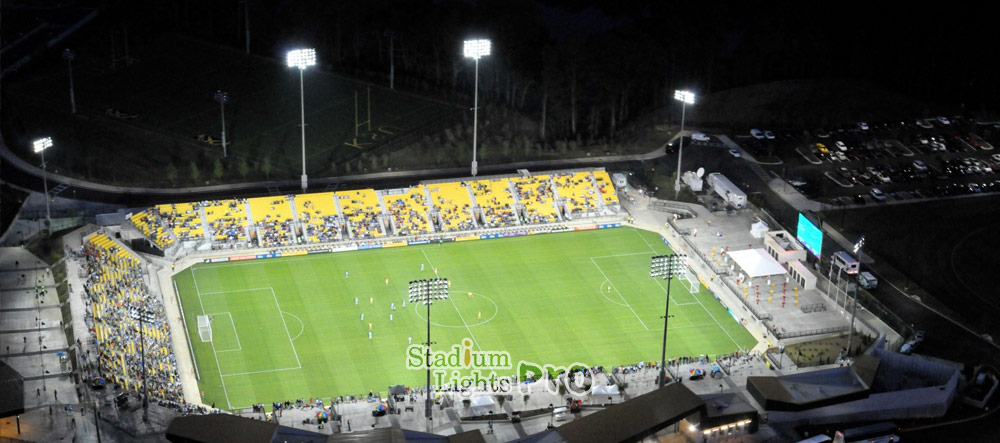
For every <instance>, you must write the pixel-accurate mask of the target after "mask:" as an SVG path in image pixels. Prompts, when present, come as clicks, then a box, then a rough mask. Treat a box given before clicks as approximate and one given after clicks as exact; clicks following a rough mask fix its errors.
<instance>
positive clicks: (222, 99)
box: [215, 91, 229, 158]
mask: <svg viewBox="0 0 1000 443" xmlns="http://www.w3.org/2000/svg"><path fill="white" fill-rule="evenodd" d="M215 101H217V102H219V106H221V107H222V157H223V158H226V157H228V155H227V151H226V103H229V93H228V92H225V91H215Z"/></svg>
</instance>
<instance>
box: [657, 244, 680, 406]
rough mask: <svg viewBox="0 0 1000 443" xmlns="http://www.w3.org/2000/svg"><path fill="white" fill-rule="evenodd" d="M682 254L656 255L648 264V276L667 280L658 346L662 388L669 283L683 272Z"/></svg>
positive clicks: (668, 310)
mask: <svg viewBox="0 0 1000 443" xmlns="http://www.w3.org/2000/svg"><path fill="white" fill-rule="evenodd" d="M685 257H686V256H685V255H684V254H669V255H657V256H655V257H653V259H652V261H651V262H650V265H649V276H650V277H653V278H662V279H666V280H667V303H666V308H665V312H664V313H663V346H662V347H661V348H660V383H659V387H660V388H662V387H663V385H664V384H665V382H666V378H667V321H668V320H669V319H670V283H671V282H672V280H673V279H674V275H676V274H680V273H681V272H684V268H685V266H687V263H686V261H685Z"/></svg>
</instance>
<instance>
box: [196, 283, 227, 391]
mask: <svg viewBox="0 0 1000 443" xmlns="http://www.w3.org/2000/svg"><path fill="white" fill-rule="evenodd" d="M190 269H191V280H192V281H194V292H195V294H198V304H199V305H201V315H208V314H207V313H206V312H205V304H204V303H203V302H202V301H201V290H200V289H198V277H197V276H196V275H195V273H194V268H193V267H192V268H190ZM209 343H211V344H212V356H213V357H215V368H216V369H218V370H219V381H220V382H222V393H223V395H225V396H226V405H227V406H228V408H227V409H233V403H232V402H230V401H229V391H227V390H226V379H225V377H223V376H222V365H221V364H220V363H219V354H218V353H216V352H215V342H214V341H212V342H209Z"/></svg>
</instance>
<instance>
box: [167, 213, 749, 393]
mask: <svg viewBox="0 0 1000 443" xmlns="http://www.w3.org/2000/svg"><path fill="white" fill-rule="evenodd" d="M668 251H669V249H668V248H667V246H666V245H665V244H664V243H663V241H662V240H661V239H660V236H659V235H658V234H655V233H652V232H647V231H641V230H636V229H633V228H619V229H606V230H598V231H583V232H572V233H561V234H547V235H533V236H527V237H517V238H507V239H495V240H481V241H471V242H457V243H445V244H443V245H438V244H432V245H425V246H410V247H401V248H392V249H375V250H365V251H357V252H349V253H336V254H318V255H309V256H298V257H289V258H280V259H269V260H256V261H248V262H229V263H216V264H197V265H195V266H193V267H191V268H189V269H186V270H184V271H182V272H179V273H178V274H177V275H176V276H175V283H176V285H177V289H178V291H179V295H180V297H181V301H182V303H183V309H184V313H185V317H186V321H187V327H188V330H189V333H190V340H191V343H192V346H193V347H194V352H195V356H196V359H197V365H198V368H199V371H200V375H201V381H200V389H201V390H202V391H204V393H205V394H204V396H203V401H204V402H206V403H213V402H214V403H215V404H216V406H217V407H221V408H237V407H247V406H249V405H251V404H253V403H260V402H263V403H267V402H271V401H279V400H281V401H283V400H294V399H296V398H303V397H304V398H309V397H316V396H322V397H328V396H337V395H351V394H355V395H356V394H359V393H363V392H367V391H369V390H373V391H376V392H378V391H383V392H384V391H385V390H386V389H387V387H388V386H389V385H393V384H405V385H411V386H422V385H423V384H424V381H423V380H424V377H425V373H424V372H423V371H415V370H408V369H407V368H406V366H405V362H406V355H405V350H406V347H407V345H408V341H409V339H410V338H411V337H412V340H413V342H414V343H419V342H423V341H425V340H426V339H425V334H426V322H425V309H426V308H425V306H424V305H422V304H418V303H407V304H406V306H405V307H403V301H404V299H406V298H407V291H408V282H409V281H410V280H413V279H419V278H433V277H434V271H433V269H434V268H435V267H436V268H437V269H438V272H439V274H440V276H441V277H445V278H448V279H450V280H451V296H450V299H449V300H443V301H437V302H435V303H434V305H433V306H432V307H431V320H432V323H433V325H434V326H433V327H432V330H431V335H432V337H431V339H432V341H434V342H436V344H435V345H434V346H433V348H434V349H436V350H444V349H447V348H449V347H451V346H452V345H453V344H458V343H459V342H460V341H461V340H462V339H463V338H466V337H467V338H470V339H472V341H473V343H474V348H475V349H477V350H484V351H507V352H509V353H510V355H511V358H512V360H513V361H514V362H517V361H519V360H525V361H530V362H536V363H542V364H546V363H547V364H553V365H569V364H571V363H573V362H581V363H585V364H588V365H605V366H615V365H620V364H631V363H635V362H638V361H650V360H657V359H659V356H660V343H661V340H662V334H663V329H662V327H663V320H662V315H663V309H664V305H663V302H664V298H665V294H666V293H665V290H666V282H665V281H662V280H653V279H652V278H650V276H649V261H650V257H651V256H653V255H659V254H664V253H668ZM422 265H423V267H424V270H423V271H421V266H422ZM347 272H349V273H350V274H349V276H345V273H347ZM386 279H388V284H386ZM673 285H674V286H673V287H672V289H671V307H670V315H671V316H672V317H673V318H671V320H670V328H669V331H668V343H667V354H668V356H680V355H699V354H709V355H712V354H718V353H725V352H732V351H734V350H736V349H737V348H746V347H751V346H753V345H754V344H755V341H754V339H753V338H752V337H751V335H750V334H749V333H748V332H747V331H746V330H745V329H744V328H743V327H742V326H741V325H740V324H739V323H737V322H736V320H734V319H733V317H732V316H731V315H730V314H729V313H727V311H726V309H725V308H724V307H723V306H722V305H721V304H719V303H718V302H716V301H715V300H714V298H713V297H712V296H711V294H710V293H709V292H708V291H707V290H706V289H704V287H702V288H701V292H700V293H699V294H697V295H694V294H691V293H690V291H689V290H688V288H687V287H685V286H683V284H682V283H681V282H679V281H678V280H677V279H674V283H673ZM355 297H357V300H358V303H357V305H355ZM370 300H371V301H370ZM392 303H395V304H396V311H395V312H394V311H393V310H392V309H391V304H392ZM204 314H209V315H211V316H212V323H211V324H212V331H213V341H212V342H209V343H203V342H202V341H201V340H200V339H199V337H198V328H197V316H198V315H204ZM362 314H364V320H362V319H361V315H362ZM390 314H391V315H392V320H390ZM369 324H371V326H370V330H371V331H372V335H373V336H372V339H369V338H368V332H369ZM511 373H513V370H512V371H511ZM498 375H510V374H498Z"/></svg>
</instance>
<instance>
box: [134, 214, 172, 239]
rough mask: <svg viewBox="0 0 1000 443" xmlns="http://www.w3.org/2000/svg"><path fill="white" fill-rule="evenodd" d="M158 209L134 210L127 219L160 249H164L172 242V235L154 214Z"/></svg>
mask: <svg viewBox="0 0 1000 443" xmlns="http://www.w3.org/2000/svg"><path fill="white" fill-rule="evenodd" d="M157 212H158V210H157V209H156V208H150V209H147V210H144V211H139V212H136V213H135V214H132V217H131V218H129V220H131V221H132V224H133V225H135V227H136V228H139V231H141V232H142V234H143V235H145V236H146V238H149V239H150V240H152V241H153V243H155V244H156V246H159V247H160V249H164V248H166V247H167V246H170V244H171V243H173V242H174V239H173V237H171V236H170V235H169V234H167V229H166V227H164V226H163V222H161V221H160V219H159V217H157V216H156V213H157Z"/></svg>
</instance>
